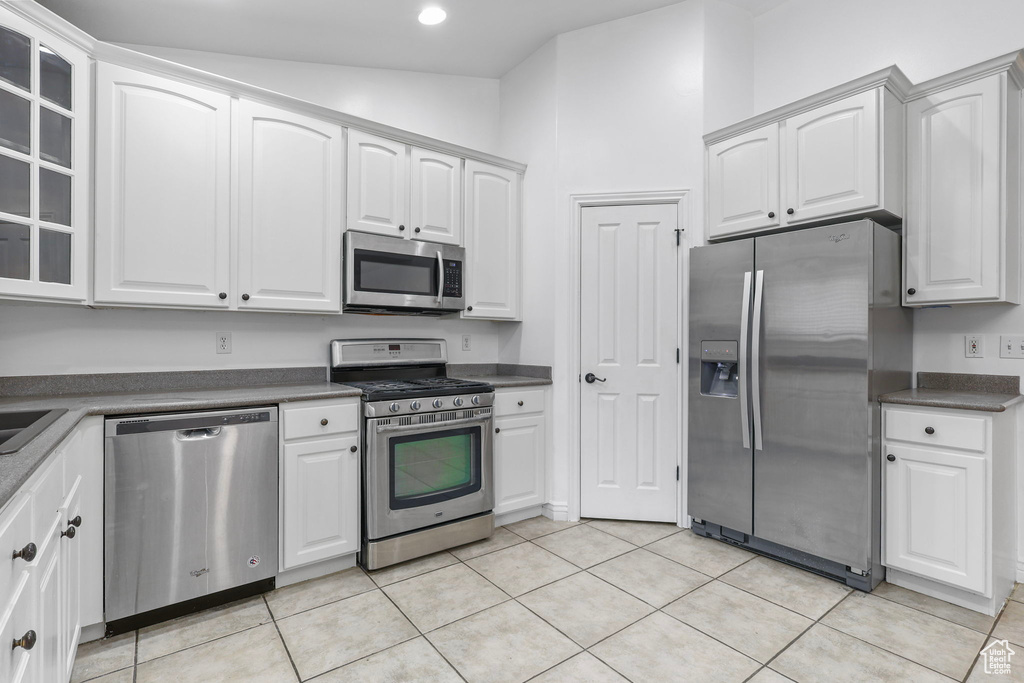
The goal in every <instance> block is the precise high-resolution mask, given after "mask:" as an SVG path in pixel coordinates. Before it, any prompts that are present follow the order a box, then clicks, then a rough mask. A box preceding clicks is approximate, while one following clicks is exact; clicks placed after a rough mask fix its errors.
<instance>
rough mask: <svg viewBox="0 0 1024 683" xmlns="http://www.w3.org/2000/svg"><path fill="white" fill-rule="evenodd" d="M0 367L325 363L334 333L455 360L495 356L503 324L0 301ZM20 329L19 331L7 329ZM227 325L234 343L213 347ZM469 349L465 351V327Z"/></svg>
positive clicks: (55, 370)
mask: <svg viewBox="0 0 1024 683" xmlns="http://www.w3.org/2000/svg"><path fill="white" fill-rule="evenodd" d="M0 320H3V334H0V376H8V375H37V374H40V375H41V374H63V373H90V372H146V371H158V370H192V369H201V370H219V369H225V368H254V367H298V366H313V365H323V366H325V367H326V366H327V364H328V358H327V345H328V343H329V342H330V340H332V339H339V338H359V337H386V338H394V337H403V336H408V337H440V338H444V339H447V341H448V357H449V360H450V361H451V362H453V363H476V362H494V360H495V359H496V358H497V356H498V337H499V331H500V328H501V326H502V325H505V324H506V323H491V322H485V321H476V320H460V319H459V318H457V317H454V318H441V319H438V318H411V317H407V316H406V317H388V316H366V315H354V314H353V315H341V316H321V315H302V314H284V313H256V312H251V311H245V312H226V311H171V310H167V311H162V310H152V309H96V310H93V309H88V308H79V307H72V306H60V305H35V304H20V303H2V304H0ZM11 331H16V333H11ZM218 332H230V333H231V341H232V347H233V349H232V353H231V354H220V355H218V354H217V353H216V352H215V347H214V338H215V335H216V333H218ZM463 334H470V335H472V346H473V348H472V350H471V351H468V352H465V351H462V335H463Z"/></svg>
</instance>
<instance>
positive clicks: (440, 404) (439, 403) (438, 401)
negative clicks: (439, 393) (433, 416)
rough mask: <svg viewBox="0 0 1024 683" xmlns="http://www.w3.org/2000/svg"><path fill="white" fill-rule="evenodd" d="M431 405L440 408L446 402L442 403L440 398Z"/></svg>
mask: <svg viewBox="0 0 1024 683" xmlns="http://www.w3.org/2000/svg"><path fill="white" fill-rule="evenodd" d="M430 405H432V406H434V407H435V408H440V407H441V406H443V405H444V401H442V400H441V399H439V398H435V399H434V401H433V402H432V403H431V404H430Z"/></svg>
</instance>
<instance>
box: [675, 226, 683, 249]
mask: <svg viewBox="0 0 1024 683" xmlns="http://www.w3.org/2000/svg"><path fill="white" fill-rule="evenodd" d="M682 243H683V229H682V228H676V246H677V247H678V246H679V245H680V244H682Z"/></svg>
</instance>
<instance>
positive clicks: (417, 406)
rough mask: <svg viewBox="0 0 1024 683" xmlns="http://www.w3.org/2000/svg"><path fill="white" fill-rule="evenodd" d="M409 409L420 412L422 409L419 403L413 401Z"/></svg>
mask: <svg viewBox="0 0 1024 683" xmlns="http://www.w3.org/2000/svg"><path fill="white" fill-rule="evenodd" d="M409 407H410V408H412V409H413V410H419V409H420V402H419V401H413V402H412V403H410V404H409Z"/></svg>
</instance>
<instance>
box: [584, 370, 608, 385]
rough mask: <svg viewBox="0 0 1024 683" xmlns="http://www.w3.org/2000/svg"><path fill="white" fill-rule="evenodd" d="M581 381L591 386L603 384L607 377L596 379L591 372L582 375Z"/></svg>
mask: <svg viewBox="0 0 1024 683" xmlns="http://www.w3.org/2000/svg"><path fill="white" fill-rule="evenodd" d="M583 379H584V380H585V381H586V382H587V384H593V383H594V382H605V381H607V380H608V378H607V377H598V376H597V375H595V374H594V373H592V372H588V373H587V374H586V375H584V377H583Z"/></svg>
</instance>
